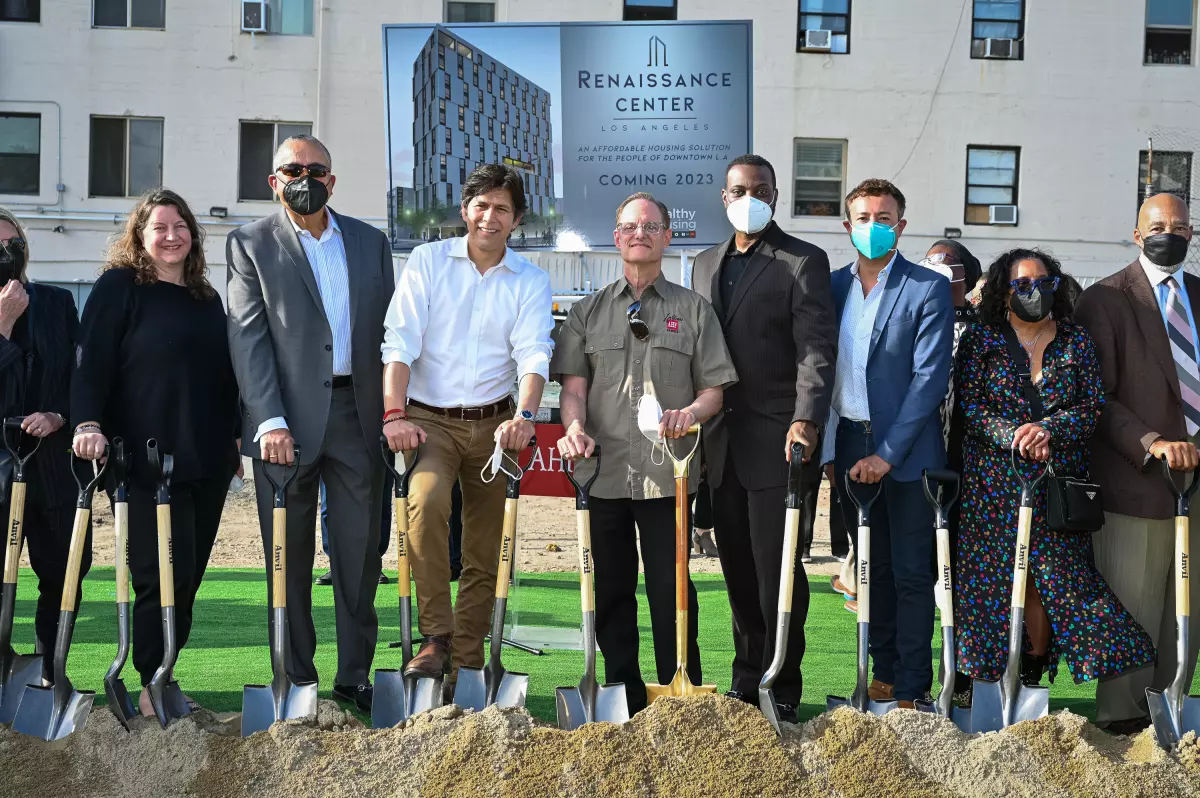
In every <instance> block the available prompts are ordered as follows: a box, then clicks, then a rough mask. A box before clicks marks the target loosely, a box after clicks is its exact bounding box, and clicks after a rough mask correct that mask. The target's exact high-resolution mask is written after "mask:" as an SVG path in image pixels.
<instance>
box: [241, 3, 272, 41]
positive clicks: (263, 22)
mask: <svg viewBox="0 0 1200 798" xmlns="http://www.w3.org/2000/svg"><path fill="white" fill-rule="evenodd" d="M242 32H244V33H266V32H267V0H242Z"/></svg>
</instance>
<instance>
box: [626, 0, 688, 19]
mask: <svg viewBox="0 0 1200 798" xmlns="http://www.w3.org/2000/svg"><path fill="white" fill-rule="evenodd" d="M676 5H677V4H676V2H675V0H625V12H624V15H623V16H622V17H621V19H623V20H625V21H627V22H628V21H630V20H647V19H649V20H664V19H666V20H670V19H677V18H678V17H677V13H678V12H677V9H676Z"/></svg>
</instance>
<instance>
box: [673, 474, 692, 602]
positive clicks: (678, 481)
mask: <svg viewBox="0 0 1200 798" xmlns="http://www.w3.org/2000/svg"><path fill="white" fill-rule="evenodd" d="M687 488H688V485H687V474H686V473H684V475H683V476H681V477H676V478H675V609H676V610H683V611H685V612H686V611H687V609H688V553H689V548H690V547H689V543H690V541H689V540H688V492H687Z"/></svg>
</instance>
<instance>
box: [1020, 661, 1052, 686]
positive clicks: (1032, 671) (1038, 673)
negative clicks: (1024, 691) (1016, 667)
mask: <svg viewBox="0 0 1200 798" xmlns="http://www.w3.org/2000/svg"><path fill="white" fill-rule="evenodd" d="M1049 664H1050V658H1049V657H1048V656H1046V655H1045V654H1027V653H1023V654H1021V684H1023V685H1025V686H1026V687H1037V686H1038V685H1039V684H1041V683H1042V674H1043V673H1045V672H1046V666H1047V665H1049Z"/></svg>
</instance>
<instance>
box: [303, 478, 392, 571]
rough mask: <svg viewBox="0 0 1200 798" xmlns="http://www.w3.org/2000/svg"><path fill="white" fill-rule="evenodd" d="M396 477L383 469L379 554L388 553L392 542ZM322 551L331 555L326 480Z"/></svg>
mask: <svg viewBox="0 0 1200 798" xmlns="http://www.w3.org/2000/svg"><path fill="white" fill-rule="evenodd" d="M395 482H396V478H395V477H393V476H392V472H391V471H388V470H387V469H386V468H385V469H384V470H383V508H382V512H383V515H382V516H381V518H380V523H379V556H380V557H382V556H383V555H384V554H386V553H387V549H388V544H389V543H391V542H392V495H393V493H392V486H393V485H394V484H395ZM320 501H321V551H323V552H325V556H326V557H328V556H329V500H328V499H327V498H326V495H325V480H321V489H320Z"/></svg>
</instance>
